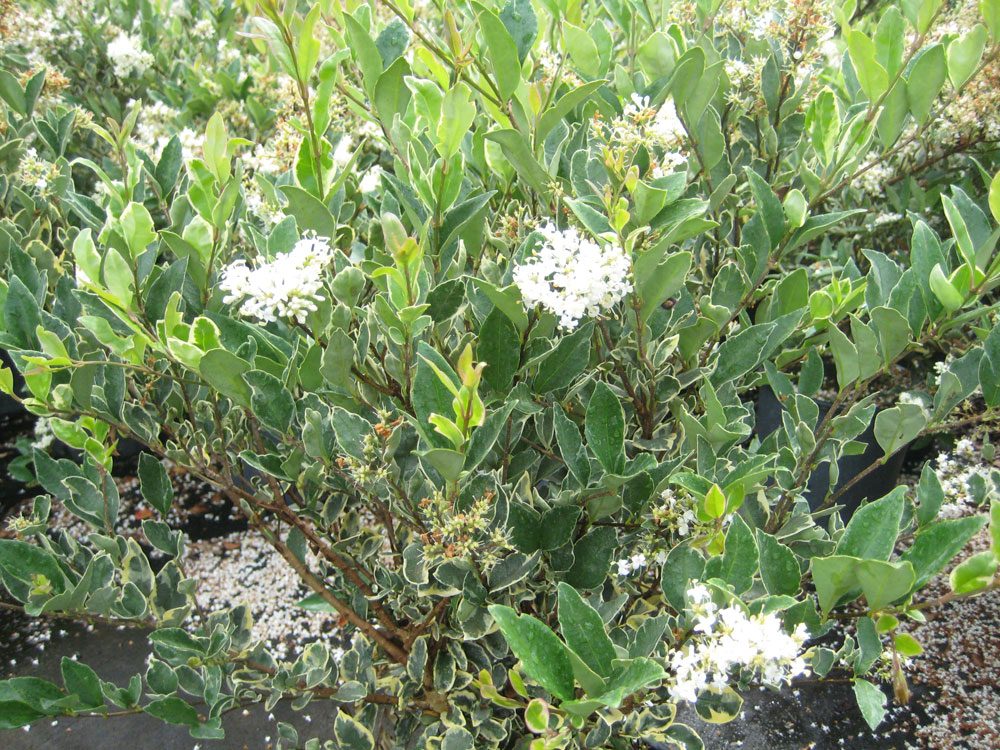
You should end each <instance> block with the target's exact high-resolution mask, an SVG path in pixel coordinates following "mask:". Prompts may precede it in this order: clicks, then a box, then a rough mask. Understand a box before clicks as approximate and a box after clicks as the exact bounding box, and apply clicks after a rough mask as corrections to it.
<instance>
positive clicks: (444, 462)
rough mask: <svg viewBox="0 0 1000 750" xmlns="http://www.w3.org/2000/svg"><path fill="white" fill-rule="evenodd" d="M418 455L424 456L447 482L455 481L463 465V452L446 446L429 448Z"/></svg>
mask: <svg viewBox="0 0 1000 750" xmlns="http://www.w3.org/2000/svg"><path fill="white" fill-rule="evenodd" d="M418 455H420V456H422V457H423V458H426V459H427V460H428V461H429V462H430V464H431V466H433V467H434V468H435V469H437V470H438V471H439V472H440V473H441V476H443V477H444V478H445V479H446V480H447V481H449V482H454V481H457V480H458V477H459V475H460V474H461V473H462V467H463V466H465V454H464V453H459V452H458V451H453V450H450V449H448V448H431V449H430V450H428V451H422V452H420V453H419V454H418Z"/></svg>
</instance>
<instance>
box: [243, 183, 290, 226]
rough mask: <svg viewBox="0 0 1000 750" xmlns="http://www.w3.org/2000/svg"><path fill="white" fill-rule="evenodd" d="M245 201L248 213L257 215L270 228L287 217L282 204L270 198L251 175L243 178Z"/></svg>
mask: <svg viewBox="0 0 1000 750" xmlns="http://www.w3.org/2000/svg"><path fill="white" fill-rule="evenodd" d="M243 202H244V203H246V207H247V213H249V214H251V215H252V216H255V217H256V218H257V219H258V220H259V221H260V223H261V224H263V225H264V226H265V227H266V228H268V229H270V228H271V227H273V226H274V225H275V224H277V223H278V222H279V221H281V220H282V219H284V218H285V212H284V211H283V210H282V208H281V206H279V205H276V204H275V203H272V202H271V201H270V200H268V198H267V196H266V195H265V194H264V191H263V190H261V188H260V186H259V185H258V184H257V182H256V181H255V180H254V179H252V178H251V177H249V176H246V177H244V179H243Z"/></svg>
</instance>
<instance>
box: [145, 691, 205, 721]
mask: <svg viewBox="0 0 1000 750" xmlns="http://www.w3.org/2000/svg"><path fill="white" fill-rule="evenodd" d="M142 710H143V711H145V712H146V713H147V714H149V715H150V716H155V717H156V718H157V719H160V720H161V721H165V722H167V723H168V724H183V725H185V726H189V727H196V726H198V725H199V724H200V723H201V720H200V719H199V718H198V712H197V711H196V710H195V709H194V707H193V706H192V705H191V704H190V703H188V702H187V701H185V700H183V699H181V698H177V697H176V696H171V697H169V698H160V699H158V700H155V701H153V702H152V703H147V704H146V705H145V706H143V707H142Z"/></svg>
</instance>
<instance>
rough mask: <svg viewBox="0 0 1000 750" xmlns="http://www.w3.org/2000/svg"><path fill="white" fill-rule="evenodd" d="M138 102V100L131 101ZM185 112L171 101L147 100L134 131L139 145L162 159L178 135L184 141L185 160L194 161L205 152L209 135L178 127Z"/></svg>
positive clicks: (182, 148) (182, 146) (151, 154)
mask: <svg viewBox="0 0 1000 750" xmlns="http://www.w3.org/2000/svg"><path fill="white" fill-rule="evenodd" d="M134 105H135V100H132V101H130V102H129V103H128V106H129V107H132V106H134ZM180 115H181V113H180V112H178V111H177V110H176V109H174V108H173V107H171V106H170V105H169V104H165V103H164V102H159V101H150V102H144V103H143V104H142V111H141V112H140V113H139V120H138V122H137V123H136V126H135V130H134V131H132V133H133V136H134V138H135V142H136V145H138V146H139V148H141V149H142V150H143V151H145V152H146V153H148V154H149V155H150V156H151V157H153V158H154V159H159V158H160V155H161V154H162V153H163V149H164V147H165V146H166V145H167V144H168V143H169V142H170V139H171V138H173V136H174V134H176V135H177V138H178V139H179V140H180V142H181V150H182V152H183V155H184V162H185V163H187V162H190V161H191V159H193V158H194V157H195V156H199V155H200V154H201V151H202V149H203V148H204V144H205V136H204V134H203V133H198V132H196V131H195V130H193V129H192V128H178V127H177V120H178V119H179V118H180Z"/></svg>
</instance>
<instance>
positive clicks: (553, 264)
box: [514, 223, 632, 330]
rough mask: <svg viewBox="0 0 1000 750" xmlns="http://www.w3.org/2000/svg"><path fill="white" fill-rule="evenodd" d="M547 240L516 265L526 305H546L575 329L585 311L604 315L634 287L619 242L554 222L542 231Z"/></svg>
mask: <svg viewBox="0 0 1000 750" xmlns="http://www.w3.org/2000/svg"><path fill="white" fill-rule="evenodd" d="M539 231H540V232H541V233H542V236H543V237H544V238H545V241H544V242H543V243H542V246H541V247H540V248H539V249H538V251H537V252H536V254H535V255H534V256H532V257H531V258H528V259H527V260H525V262H524V263H522V264H520V265H519V266H517V267H516V268H515V269H514V283H515V284H517V288H518V289H520V290H521V297H522V298H523V300H524V304H525V306H526V307H534V306H535V305H541V306H542V307H544V308H546V309H547V310H549V311H551V312H552V313H554V314H555V315H557V316H558V317H559V325H560V326H561V327H562V328H564V329H566V330H573V329H574V328H576V327H577V326H578V325H579V324H580V319H581V318H582V317H584V316H585V315H600V314H601V313H603V312H606V311H607V310H609V309H610V308H611V307H612V306H613V305H615V304H616V303H618V302H619V301H620V300H621V299H622V298H623V297H624V296H625V295H626V294H628V293H629V292H631V291H632V281H631V278H630V277H631V273H632V269H631V263H630V261H629V258H628V256H627V255H626V254H625V249H624V248H623V247H621V246H620V245H617V244H609V245H607V246H605V247H603V248H602V247H601V246H600V245H598V244H597V243H596V242H595V241H594V240H592V239H589V238H586V237H583V236H581V235H580V233H579V232H578V231H577V230H576V229H574V228H572V227H571V228H569V229H566V230H562V231H560V230H559V229H557V228H556V226H555V225H554V224H552V223H549V224H546V225H545V226H544V227H542V228H541V229H540V230H539Z"/></svg>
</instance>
